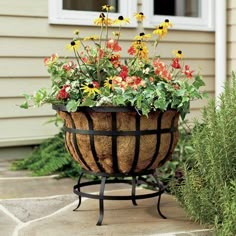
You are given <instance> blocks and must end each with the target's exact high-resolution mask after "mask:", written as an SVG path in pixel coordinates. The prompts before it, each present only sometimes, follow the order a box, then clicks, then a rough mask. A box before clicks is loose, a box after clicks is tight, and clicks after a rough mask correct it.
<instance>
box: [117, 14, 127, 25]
mask: <svg viewBox="0 0 236 236" xmlns="http://www.w3.org/2000/svg"><path fill="white" fill-rule="evenodd" d="M129 23H130V22H129V18H127V17H123V16H119V17H118V18H117V19H116V20H114V24H117V25H122V24H129Z"/></svg>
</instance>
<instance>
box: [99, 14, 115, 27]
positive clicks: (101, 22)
mask: <svg viewBox="0 0 236 236" xmlns="http://www.w3.org/2000/svg"><path fill="white" fill-rule="evenodd" d="M94 24H95V25H112V24H113V21H112V19H110V18H108V17H106V16H105V15H104V13H101V14H100V15H99V18H97V19H95V20H94Z"/></svg>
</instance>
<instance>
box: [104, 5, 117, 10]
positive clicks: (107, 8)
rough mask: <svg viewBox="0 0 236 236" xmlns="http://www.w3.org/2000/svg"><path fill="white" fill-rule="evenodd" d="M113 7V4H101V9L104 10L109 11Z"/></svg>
mask: <svg viewBox="0 0 236 236" xmlns="http://www.w3.org/2000/svg"><path fill="white" fill-rule="evenodd" d="M113 9H114V7H113V6H110V5H104V6H102V10H105V11H111V10H113Z"/></svg>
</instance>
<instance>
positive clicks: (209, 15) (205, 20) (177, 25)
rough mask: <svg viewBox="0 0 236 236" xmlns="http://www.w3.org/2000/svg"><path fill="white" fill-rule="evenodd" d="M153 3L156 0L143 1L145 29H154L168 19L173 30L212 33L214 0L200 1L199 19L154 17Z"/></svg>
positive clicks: (213, 27)
mask: <svg viewBox="0 0 236 236" xmlns="http://www.w3.org/2000/svg"><path fill="white" fill-rule="evenodd" d="M153 1H158V0H145V2H144V3H143V13H144V14H145V16H147V17H146V20H145V21H144V27H145V28H153V27H156V26H157V25H158V24H159V23H161V22H163V20H165V19H166V18H168V19H169V20H170V21H171V22H173V29H177V30H201V31H214V29H215V26H214V13H215V4H214V0H200V9H199V11H200V14H201V16H200V17H182V16H163V15H154V14H153V12H154V11H153V10H154V9H153V8H154V4H153Z"/></svg>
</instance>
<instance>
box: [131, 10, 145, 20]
mask: <svg viewBox="0 0 236 236" xmlns="http://www.w3.org/2000/svg"><path fill="white" fill-rule="evenodd" d="M134 17H135V18H136V20H137V21H140V22H143V20H144V19H145V16H144V14H143V13H142V12H139V13H135V14H134Z"/></svg>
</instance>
